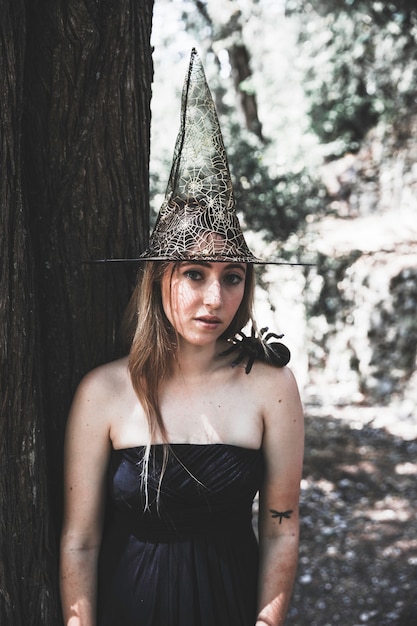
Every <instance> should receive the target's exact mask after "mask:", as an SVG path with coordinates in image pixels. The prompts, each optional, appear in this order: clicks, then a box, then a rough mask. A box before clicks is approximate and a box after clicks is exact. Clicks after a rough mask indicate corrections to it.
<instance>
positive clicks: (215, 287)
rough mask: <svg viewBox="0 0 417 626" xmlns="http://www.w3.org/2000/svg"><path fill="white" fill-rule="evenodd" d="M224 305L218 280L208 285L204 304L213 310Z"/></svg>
mask: <svg viewBox="0 0 417 626" xmlns="http://www.w3.org/2000/svg"><path fill="white" fill-rule="evenodd" d="M221 303H222V293H221V286H220V283H219V282H218V281H217V280H216V281H213V282H212V283H210V285H208V287H207V289H206V292H205V294H204V304H206V305H207V306H210V307H211V308H218V307H219V306H220V305H221Z"/></svg>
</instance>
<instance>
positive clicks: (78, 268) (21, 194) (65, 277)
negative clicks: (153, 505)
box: [0, 0, 153, 626]
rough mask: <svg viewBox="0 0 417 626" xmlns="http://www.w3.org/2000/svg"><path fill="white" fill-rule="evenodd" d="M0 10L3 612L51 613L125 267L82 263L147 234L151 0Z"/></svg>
mask: <svg viewBox="0 0 417 626" xmlns="http://www.w3.org/2000/svg"><path fill="white" fill-rule="evenodd" d="M0 8H1V15H2V19H1V21H0V81H1V83H0V84H1V86H2V93H3V94H6V96H5V97H4V98H3V97H2V102H1V113H0V114H1V126H0V141H1V152H0V162H1V176H0V179H1V182H0V194H1V195H0V199H1V203H2V205H1V206H2V212H1V215H0V246H1V247H0V255H1V268H0V279H1V298H0V322H1V323H2V329H4V330H3V339H2V343H1V353H0V354H1V362H0V385H1V388H0V393H1V404H0V408H1V420H0V516H1V524H0V548H1V555H2V558H1V560H0V623H1V624H3V623H4V624H7V626H21V625H22V626H23V625H24V626H31V625H32V624H33V625H34V624H39V625H42V626H56V625H57V624H59V623H60V617H59V602H58V595H57V574H56V571H57V570H56V566H57V537H58V535H59V530H60V528H59V527H60V518H61V490H62V487H61V484H62V483H61V480H62V469H61V465H62V446H63V439H64V429H65V422H66V416H67V413H68V410H69V406H70V402H71V398H72V395H73V392H74V390H75V387H76V385H77V384H78V382H79V380H80V378H81V377H82V375H83V374H84V373H85V372H87V371H88V370H89V369H91V368H92V367H94V366H95V365H98V364H100V363H103V362H105V361H108V360H110V359H112V358H115V357H117V356H118V355H120V354H121V353H122V352H123V350H124V346H123V343H122V341H121V338H120V334H119V327H120V322H121V318H122V315H123V311H124V308H125V306H126V304H127V301H128V299H129V296H130V291H131V288H132V285H133V282H134V277H135V276H134V274H135V269H134V267H133V266H129V265H125V264H123V265H117V266H107V265H106V266H103V265H92V264H88V263H87V264H85V263H84V261H90V260H93V259H97V258H106V257H132V256H133V257H136V256H137V255H138V254H139V253H140V252H141V250H143V249H144V247H145V245H146V243H147V237H148V232H149V188H148V185H149V152H150V147H149V136H150V98H151V82H152V55H151V47H150V34H151V25H152V10H153V0H143V1H141V2H136V1H135V0H120V2H117V3H115V2H111V1H110V0H33V1H32V2H30V3H26V2H25V1H24V0H0ZM51 501H52V504H51ZM51 520H52V521H51Z"/></svg>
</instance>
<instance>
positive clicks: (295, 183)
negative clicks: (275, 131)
mask: <svg viewBox="0 0 417 626" xmlns="http://www.w3.org/2000/svg"><path fill="white" fill-rule="evenodd" d="M231 133H232V134H233V135H234V141H233V142H231V144H230V145H231V147H230V149H229V151H228V152H229V157H230V160H231V163H232V165H233V178H234V190H235V196H236V202H237V206H238V209H239V210H240V211H242V212H243V213H244V216H245V222H246V224H247V225H248V226H249V228H252V229H253V230H255V231H258V230H264V231H265V238H266V239H267V240H273V239H278V240H280V241H285V240H286V239H287V238H288V237H289V235H290V234H291V233H293V232H295V231H296V230H299V229H300V228H302V227H303V224H304V220H305V217H306V216H307V215H308V214H309V213H315V212H317V211H318V210H319V208H320V204H321V202H322V196H323V191H322V189H321V186H320V184H319V183H318V181H316V180H315V179H314V178H313V176H312V174H311V173H310V172H309V171H308V169H307V168H302V169H300V170H290V169H283V170H282V171H281V172H278V173H271V169H270V167H269V166H268V163H267V162H266V160H265V158H264V146H263V145H262V144H261V142H259V140H257V139H256V138H255V137H254V136H253V135H250V134H249V133H245V132H244V131H242V130H241V129H240V128H236V127H232V129H231Z"/></svg>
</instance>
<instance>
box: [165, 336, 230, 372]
mask: <svg viewBox="0 0 417 626" xmlns="http://www.w3.org/2000/svg"><path fill="white" fill-rule="evenodd" d="M221 351H222V346H221V342H216V343H213V344H210V345H208V346H193V345H190V344H186V345H184V344H180V345H179V348H178V353H177V358H176V361H175V363H174V376H177V375H178V376H181V377H182V378H187V379H192V378H194V379H197V378H202V377H206V376H207V375H210V374H212V373H214V372H215V371H217V370H218V369H219V368H220V367H221V366H222V365H223V360H222V359H221V358H220V357H219V353H220V352H221Z"/></svg>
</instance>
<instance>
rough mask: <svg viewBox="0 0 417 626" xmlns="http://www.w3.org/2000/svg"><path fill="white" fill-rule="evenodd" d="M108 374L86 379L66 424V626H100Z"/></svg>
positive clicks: (99, 372)
mask: <svg viewBox="0 0 417 626" xmlns="http://www.w3.org/2000/svg"><path fill="white" fill-rule="evenodd" d="M106 372H107V370H106V369H104V368H100V369H98V370H94V371H93V372H91V373H90V374H88V375H87V376H86V377H85V378H84V379H83V381H82V382H81V384H80V386H79V388H78V390H77V393H76V395H75V397H74V401H73V404H72V407H71V411H70V415H69V418H68V424H67V431H66V437H65V453H64V519H63V528H62V535H61V559H60V587H61V602H62V611H63V616H64V624H65V626H96V587H97V560H98V554H99V550H100V542H101V535H102V526H103V515H104V508H105V481H106V470H107V463H108V458H109V454H110V437H109V424H108V422H107V419H106V415H108V409H107V411H106V405H107V406H108V401H109V398H108V397H106V396H107V395H108V391H107V390H108V385H106V376H108V374H107V373H106Z"/></svg>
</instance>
